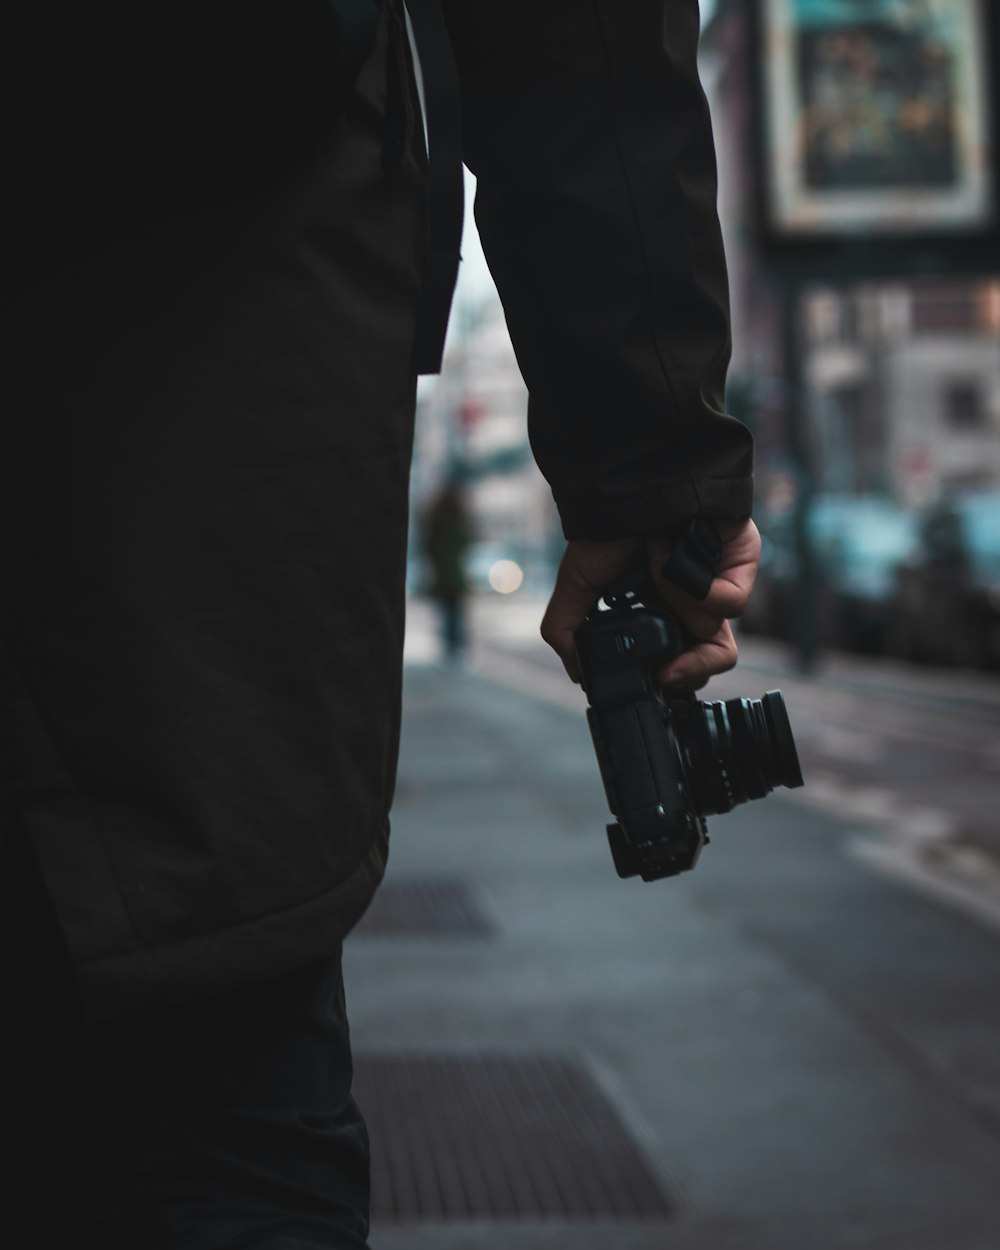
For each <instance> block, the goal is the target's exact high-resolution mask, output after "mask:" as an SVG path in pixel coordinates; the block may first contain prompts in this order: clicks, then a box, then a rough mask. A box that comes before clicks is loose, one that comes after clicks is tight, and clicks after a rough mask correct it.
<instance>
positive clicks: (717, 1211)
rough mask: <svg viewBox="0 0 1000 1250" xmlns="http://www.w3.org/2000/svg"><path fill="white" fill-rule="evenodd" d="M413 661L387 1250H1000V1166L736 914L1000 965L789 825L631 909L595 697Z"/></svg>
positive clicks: (934, 1091)
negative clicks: (906, 935) (603, 768)
mask: <svg viewBox="0 0 1000 1250" xmlns="http://www.w3.org/2000/svg"><path fill="white" fill-rule="evenodd" d="M409 656H410V663H409V665H408V668H407V677H406V716H405V724H404V738H403V749H402V757H401V765H400V776H399V788H398V796H397V801H396V806H395V811H394V819H393V843H392V854H391V860H390V868H389V874H388V877H387V882H386V885H385V886H384V887H383V890H382V891H381V892H380V895H379V897H378V898H377V899H376V903H375V904H374V905H373V907H372V910H371V912H370V913H369V916H368V917H367V918H366V920H365V922H363V924H362V926H361V927H360V929H359V930H358V932H357V933H356V934H355V935H352V937H351V939H350V940H349V942H348V944H347V951H346V958H345V966H346V979H347V992H348V1003H349V1007H350V1012H351V1019H352V1023H353V1037H354V1046H355V1051H356V1055H357V1065H358V1076H357V1092H358V1097H359V1101H361V1103H362V1106H363V1108H364V1110H365V1113H366V1115H367V1116H368V1118H369V1122H370V1124H371V1128H372V1135H373V1142H374V1144H373V1151H374V1172H375V1182H376V1193H375V1205H376V1211H375V1219H374V1224H373V1232H372V1238H371V1241H372V1246H373V1250H431V1248H432V1247H433V1248H434V1250H501V1247H502V1248H503V1250H510V1248H514V1250H543V1248H544V1250H661V1248H664V1250H666V1248H667V1247H670V1248H673V1247H677V1248H678V1250H841V1248H842V1247H848V1246H851V1247H856V1246H863V1247H877V1248H878V1250H987V1248H988V1247H989V1248H990V1250H992V1247H993V1246H994V1245H995V1244H996V1242H995V1234H996V1223H995V1218H994V1214H993V1211H994V1195H995V1186H996V1179H997V1177H998V1176H1000V1144H998V1142H997V1140H996V1138H995V1137H994V1136H991V1135H990V1134H988V1133H984V1131H983V1128H982V1126H981V1124H979V1123H977V1122H976V1117H975V1116H973V1115H970V1114H969V1112H968V1109H967V1108H963V1107H962V1106H960V1105H959V1103H958V1102H956V1100H955V1098H954V1097H953V1095H952V1094H951V1093H950V1092H949V1091H947V1090H944V1089H943V1088H942V1082H940V1081H938V1082H937V1083H935V1082H934V1081H924V1080H922V1079H920V1080H917V1079H915V1078H914V1077H913V1075H912V1073H909V1072H907V1070H906V1064H905V1063H901V1062H900V1061H899V1059H898V1057H896V1058H894V1057H893V1055H892V1054H891V1053H890V1052H889V1051H888V1050H887V1049H886V1047H884V1046H883V1045H882V1044H881V1043H880V1042H879V1041H878V1039H877V1038H876V1037H875V1036H874V1035H873V1033H872V1031H871V1029H870V1028H869V1027H868V1025H867V1024H866V1023H865V1022H864V1020H863V1019H861V1018H859V1016H858V1015H856V1014H855V1013H853V1012H852V1011H851V1010H849V1009H846V1008H845V1003H844V1001H843V998H842V997H838V995H837V994H831V993H828V992H826V990H825V989H824V988H823V987H822V986H820V985H818V984H817V983H816V982H815V981H814V979H813V978H812V977H811V976H807V975H803V973H802V970H801V969H799V968H796V967H795V965H794V962H790V961H789V959H788V958H787V957H786V956H785V954H784V952H783V950H779V949H776V947H775V946H774V944H773V943H772V944H769V943H768V942H760V941H757V940H756V939H754V938H753V937H748V930H747V929H746V927H745V926H744V925H743V924H742V922H741V921H740V920H739V916H738V915H737V913H736V912H735V911H734V912H732V914H730V910H729V905H728V904H727V903H726V902H725V900H726V899H728V898H737V899H741V898H742V897H743V895H744V893H746V895H747V897H749V898H756V899H757V900H758V901H760V902H761V904H762V906H764V905H766V906H765V911H766V912H770V913H772V914H776V913H777V912H778V911H781V910H782V909H786V910H788V909H790V910H788V916H789V923H790V925H791V930H792V932H793V934H794V933H795V932H796V930H802V929H810V928H811V929H812V931H813V933H814V935H815V934H816V933H818V932H819V928H818V917H819V916H820V915H821V914H822V908H823V907H824V906H826V905H827V904H829V906H830V908H831V912H830V914H831V915H832V916H835V917H836V918H837V923H836V926H835V931H834V933H831V935H830V942H831V943H833V944H836V942H837V940H838V939H837V930H839V924H840V916H841V914H842V913H843V912H844V910H845V909H846V910H847V911H850V910H851V909H852V908H853V907H854V905H855V904H854V900H855V898H856V897H857V898H859V899H860V900H861V903H862V905H863V908H864V911H863V915H864V917H865V919H864V920H863V922H861V923H859V925H858V926H855V927H854V928H853V932H854V938H852V941H855V942H858V941H862V940H863V941H864V946H865V948H866V949H868V948H869V947H874V948H876V949H883V948H887V947H891V945H892V944H891V943H886V942H885V941H884V940H882V938H881V936H877V935H869V934H868V932H867V927H868V926H870V925H871V924H874V923H878V924H882V923H887V924H893V923H896V924H897V925H905V926H908V927H910V928H912V926H913V925H916V924H917V922H918V921H919V923H920V925H924V924H925V921H926V926H928V934H929V937H928V941H929V942H931V943H932V944H933V948H934V949H935V950H937V951H939V952H940V951H942V950H950V949H951V946H952V944H953V943H964V942H966V941H967V940H968V941H970V942H971V945H969V946H968V947H966V946H964V945H963V946H961V948H960V949H959V947H958V946H956V948H955V949H956V956H955V957H956V960H961V961H962V963H963V965H964V967H965V976H966V978H967V979H969V978H973V977H974V976H975V975H978V974H979V972H980V970H981V974H982V977H983V978H984V981H985V980H987V979H988V977H989V975H991V974H989V973H988V971H987V969H989V968H991V967H992V968H994V969H995V967H996V959H997V957H998V956H1000V941H998V940H997V939H995V938H993V937H987V936H985V935H980V934H978V933H977V934H975V935H973V937H972V938H971V939H969V938H968V935H967V934H966V932H965V930H964V929H963V928H962V926H961V924H958V923H957V922H954V921H953V920H952V918H950V917H943V918H942V917H940V916H937V915H936V914H933V915H931V916H929V917H928V916H927V914H926V913H925V911H923V910H921V909H922V908H924V907H925V906H926V905H925V904H922V903H921V902H920V901H919V899H916V898H914V897H913V896H909V895H906V894H905V893H904V892H901V891H898V890H896V889H895V888H894V887H892V886H890V885H888V884H887V883H884V882H882V881H880V880H877V879H875V878H872V877H871V875H870V874H866V873H865V870H864V869H863V868H861V867H859V866H858V865H857V864H855V863H852V862H850V861H848V860H847V859H846V858H845V857H843V856H842V855H841V854H840V852H839V849H838V843H839V840H840V838H841V835H842V833H843V828H842V823H840V822H838V821H837V818H836V816H835V815H834V814H832V813H818V812H817V813H809V814H808V815H804V809H803V808H802V807H801V806H797V805H796V804H794V803H792V802H789V801H786V800H784V799H782V798H781V797H778V796H772V797H770V798H769V799H767V800H765V801H764V802H762V803H757V804H752V805H748V806H747V807H746V808H743V809H741V810H740V812H738V813H733V814H731V815H730V816H727V817H724V818H717V821H718V822H719V823H721V822H722V821H725V822H726V824H725V827H724V828H725V833H724V835H723V836H718V837H717V838H716V839H715V840H714V841H713V843H712V845H711V846H709V847H708V848H707V849H706V851H705V853H704V855H703V857H702V861H701V863H700V864H699V865H698V867H697V869H696V870H695V872H694V873H691V874H687V876H685V877H684V878H680V879H676V880H672V881H665V882H659V883H655V884H649V885H646V884H643V883H640V882H638V881H629V882H622V881H619V880H618V878H617V877H616V876H615V874H614V871H613V868H612V865H611V860H610V856H609V853H608V849H607V844H606V841H605V837H604V832H603V828H604V824H605V820H606V817H607V813H606V805H605V799H604V794H603V790H602V788H601V785H600V781H599V778H598V775H597V769H596V764H595V762H594V759H593V753H592V748H591V745H590V741H589V736H588V733H587V729H586V724H585V722H584V718H583V713H582V702H580V701H579V699H578V696H577V693H576V692H572V697H577V699H578V703H579V706H578V707H577V708H576V710H571V708H570V707H565V708H564V707H559V706H556V705H555V704H554V703H552V702H544V701H541V700H537V699H532V698H530V697H527V696H526V695H524V694H522V693H519V692H518V691H515V690H512V689H510V688H507V687H505V686H502V685H498V684H496V683H494V682H491V681H489V680H487V679H485V678H483V677H481V676H478V675H476V674H474V673H471V672H469V671H467V670H465V669H462V668H455V669H448V668H446V667H443V666H438V665H436V664H433V663H428V662H426V661H427V658H428V647H427V640H426V638H424V639H423V640H421V639H420V638H419V637H415V639H414V641H413V643H412V644H411V646H410V649H409ZM710 823H712V824H713V832H715V828H714V822H710ZM776 872H778V873H779V875H778V876H777V877H776V876H775V873H776ZM789 874H790V875H789ZM816 883H818V884H816ZM800 886H801V889H799V887H800ZM779 887H780V888H779ZM815 890H819V891H822V892H824V893H821V894H819V895H817V901H816V902H811V901H810V898H811V895H810V891H815ZM800 896H801V897H800ZM772 900H773V901H772ZM776 940H777V939H776ZM794 940H797V939H794ZM824 940H825V939H824ZM841 945H842V943H841ZM913 949H914V952H916V951H918V950H919V943H916V945H915V946H914V948H913ZM890 953H891V952H890ZM902 954H904V955H905V957H906V958H907V959H909V958H911V957H912V956H911V953H910V952H903V953H902ZM879 958H880V957H879V956H878V955H876V956H875V966H878V964H879ZM850 966H851V967H852V968H853V967H854V964H853V963H851V965H850ZM898 972H899V968H898V967H895V966H894V967H892V968H889V967H887V969H886V971H885V976H886V978H887V981H890V982H891V980H892V979H893V978H895V977H896V976H897V975H898ZM946 972H947V969H945V970H944V971H943V972H942V976H944V975H945V973H946ZM945 979H947V978H945ZM918 988H919V993H920V994H921V995H922V994H924V992H925V991H927V990H933V989H934V986H932V985H930V986H922V987H918ZM942 992H943V990H942ZM980 998H981V995H979V994H978V993H976V994H972V993H971V992H970V998H969V1002H970V1004H971V1005H970V1007H969V1010H970V1011H971V1010H975V1006H974V1005H975V1004H976V1003H977V1002H979V1001H980ZM952 1008H953V1012H959V1008H958V1005H957V1004H955V1003H953V1005H952ZM959 1016H960V1012H959ZM893 1027H894V1026H893ZM994 1036H995V1035H994ZM932 1040H933V1039H931V1040H930V1041H928V1045H929V1046H930V1045H932Z"/></svg>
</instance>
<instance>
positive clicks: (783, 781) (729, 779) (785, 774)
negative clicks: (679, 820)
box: [688, 690, 803, 816]
mask: <svg viewBox="0 0 1000 1250" xmlns="http://www.w3.org/2000/svg"><path fill="white" fill-rule="evenodd" d="M699 707H700V709H701V712H702V715H701V716H700V717H699V716H695V717H693V718H692V722H693V723H692V731H693V732H692V734H691V738H690V740H689V753H688V764H689V773H688V782H689V785H690V787H691V790H692V795H693V798H694V801H695V805H696V806H697V808H698V810H699V811H700V812H701V814H702V815H704V816H707V815H710V814H713V813H715V814H718V813H719V812H728V811H731V810H732V809H733V808H734V807H737V806H738V805H739V804H740V803H746V802H747V801H748V800H749V799H762V798H763V797H764V796H765V795H766V794H770V793H771V791H772V790H773V789H774V788H775V786H786V787H788V788H789V789H795V788H797V787H798V786H801V785H802V784H803V782H802V769H801V768H800V766H799V757H798V752H797V751H796V749H795V739H794V737H793V736H792V727H791V724H790V722H789V719H788V712H787V710H786V709H785V700H784V699H783V698H782V696H781V691H780V690H769V691H768V692H767V694H765V695H764V696H763V698H760V699H727V700H726V701H725V702H721V701H720V702H715V703H701V704H699Z"/></svg>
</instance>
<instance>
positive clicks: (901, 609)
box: [889, 492, 1000, 668]
mask: <svg viewBox="0 0 1000 1250" xmlns="http://www.w3.org/2000/svg"><path fill="white" fill-rule="evenodd" d="M891 606H892V616H891V627H890V630H889V646H890V650H891V651H892V652H893V654H895V655H898V656H900V657H902V658H905V659H914V660H930V661H935V662H938V663H945V664H957V665H961V666H963V667H971V668H992V667H997V666H1000V492H997V493H989V494H987V493H979V494H968V495H962V496H958V497H956V498H953V499H948V500H946V501H944V502H943V503H941V504H939V505H937V506H935V507H934V508H932V509H930V510H929V511H928V512H927V513H926V515H925V516H924V517H923V520H922V523H921V527H920V542H919V544H918V546H917V548H916V550H915V552H914V553H913V555H912V557H911V558H910V559H909V560H908V561H906V562H905V563H904V564H903V565H902V566H901V567H900V569H899V570H898V573H897V577H896V585H895V591H894V594H893V600H892V605H891Z"/></svg>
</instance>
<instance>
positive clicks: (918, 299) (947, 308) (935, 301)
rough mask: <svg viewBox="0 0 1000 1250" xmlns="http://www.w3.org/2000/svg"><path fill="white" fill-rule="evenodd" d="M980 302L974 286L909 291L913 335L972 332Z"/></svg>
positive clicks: (974, 327)
mask: <svg viewBox="0 0 1000 1250" xmlns="http://www.w3.org/2000/svg"><path fill="white" fill-rule="evenodd" d="M980 307H981V301H980V299H979V293H978V291H977V290H976V289H975V288H974V287H968V288H959V287H955V288H951V289H948V290H935V291H921V290H916V291H914V292H913V332H914V333H915V334H942V333H950V332H952V331H961V330H975V329H976V328H977V327H978V326H979V323H980Z"/></svg>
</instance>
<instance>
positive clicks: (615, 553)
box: [542, 521, 760, 690]
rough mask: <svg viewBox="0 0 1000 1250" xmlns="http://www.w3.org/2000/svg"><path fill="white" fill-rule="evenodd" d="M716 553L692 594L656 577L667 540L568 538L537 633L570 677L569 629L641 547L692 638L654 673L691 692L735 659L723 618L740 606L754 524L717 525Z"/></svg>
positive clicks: (756, 538)
mask: <svg viewBox="0 0 1000 1250" xmlns="http://www.w3.org/2000/svg"><path fill="white" fill-rule="evenodd" d="M716 528H717V529H718V531H719V536H720V538H721V539H722V556H721V558H720V560H719V565H718V568H717V569H716V573H715V579H714V581H713V582H712V585H711V588H710V590H709V592H708V596H707V597H706V598H705V599H701V600H699V599H695V598H693V597H692V596H691V595H689V594H687V593H686V592H685V591H683V590H681V589H680V588H679V587H677V586H675V585H674V584H673V583H672V582H668V581H666V579H665V578H663V577H661V576H660V565H661V564H662V563H663V561H664V560H665V559H666V558H667V554H668V553H669V551H670V544H669V542H668V541H667V540H666V539H647V540H645V541H643V540H635V539H631V538H629V539H621V540H618V541H615V542H608V543H596V542H585V541H583V540H580V539H574V540H572V541H571V542H569V543H567V544H566V552H565V554H564V556H563V559H562V563H561V564H560V566H559V573H558V576H557V577H556V584H555V589H554V590H553V591H552V598H551V599H550V600H549V605H548V607H547V608H546V610H545V616H544V617H543V618H542V637H543V638H544V639H545V641H546V642H547V643H548V644H549V646H550V647H552V649H553V650H554V651H555V652H556V654H557V655H558V656H559V658H560V659H561V660H562V662H563V665H564V666H565V668H566V671H567V673H569V675H570V677H571V678H572V679H573V681H576V682H578V681H579V680H580V671H579V667H578V666H577V662H576V654H575V652H574V650H573V631H574V630H575V629H576V627H577V626H578V625H579V624H580V623H581V622H582V621H583V619H584V617H586V615H587V613H588V612H589V611H590V609H591V608H592V607H593V605H594V602H595V601H596V599H597V597H598V596H599V595H600V593H601V592H602V591H603V590H604V588H605V587H606V586H607V585H608V584H609V583H610V582H612V581H614V579H615V578H616V577H618V576H619V575H620V574H621V573H623V572H624V571H625V570H626V569H627V568H628V567H629V566H630V565H632V564H633V563H634V562H635V561H636V560H637V559H638V558H639V555H640V550H641V549H642V548H644V549H645V551H644V555H645V558H646V559H647V561H648V563H649V568H650V573H651V575H652V577H653V581H654V583H655V585H656V589H657V591H658V593H659V594H660V596H661V597H662V598H663V600H664V602H665V603H666V604H667V605H668V606H669V607H670V609H671V611H672V612H674V614H675V615H676V616H677V617H678V619H679V620H680V622H681V624H682V625H683V626H684V628H685V629H686V630H687V632H688V633H689V634H690V635H691V637H692V638H693V639H694V642H693V644H692V646H690V647H689V648H688V649H687V650H686V651H684V652H682V654H681V655H678V656H675V657H674V659H672V660H670V661H669V662H668V663H667V664H665V665H664V666H663V668H661V669H660V670H659V672H658V673H657V674H656V677H657V680H658V681H659V682H660V684H661V685H664V686H680V687H683V688H685V689H688V690H697V689H698V688H699V687H701V686H704V684H705V683H706V682H707V681H708V679H709V678H710V677H712V676H714V674H716V673H724V672H726V671H727V670H728V669H731V668H732V667H733V666H734V665H735V663H736V660H737V655H738V652H737V648H736V640H735V638H734V637H733V631H732V627H731V626H730V624H729V621H730V620H731V619H732V618H734V617H738V616H739V615H740V614H741V613H742V612H743V610H744V609H745V608H746V605H747V601H748V600H749V598H750V592H751V591H752V589H753V583H754V578H755V577H756V576H757V565H758V564H759V562H760V534H759V533H758V532H757V527H756V525H754V523H753V521H741V522H725V521H722V522H719V523H718V525H717V527H716Z"/></svg>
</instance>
